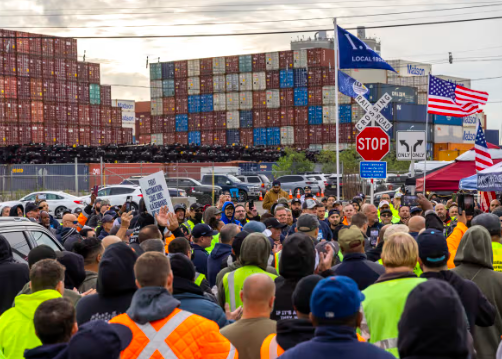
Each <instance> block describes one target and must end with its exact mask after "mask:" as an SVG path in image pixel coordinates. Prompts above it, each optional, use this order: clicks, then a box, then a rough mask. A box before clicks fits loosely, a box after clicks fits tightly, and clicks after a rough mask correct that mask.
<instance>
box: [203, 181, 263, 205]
mask: <svg viewBox="0 0 502 359" xmlns="http://www.w3.org/2000/svg"><path fill="white" fill-rule="evenodd" d="M201 183H202V184H205V185H211V186H212V185H213V174H205V175H203V176H202V179H201ZM214 184H215V185H216V186H219V187H221V188H222V190H223V191H228V192H230V194H231V195H232V196H233V197H237V200H238V201H239V202H245V201H247V200H248V198H258V197H259V196H260V189H259V187H257V186H252V185H251V184H249V183H243V182H242V181H241V180H240V179H238V178H237V177H235V176H233V175H229V174H226V175H222V174H215V175H214Z"/></svg>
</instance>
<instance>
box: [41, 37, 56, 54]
mask: <svg viewBox="0 0 502 359" xmlns="http://www.w3.org/2000/svg"><path fill="white" fill-rule="evenodd" d="M42 56H43V57H54V39H53V38H47V37H42Z"/></svg>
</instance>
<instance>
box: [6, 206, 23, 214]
mask: <svg viewBox="0 0 502 359" xmlns="http://www.w3.org/2000/svg"><path fill="white" fill-rule="evenodd" d="M18 208H21V210H22V211H23V213H24V207H23V205H22V204H17V205H15V206H14V207H12V208H11V209H10V212H9V217H19V215H18V214H17V209H18Z"/></svg>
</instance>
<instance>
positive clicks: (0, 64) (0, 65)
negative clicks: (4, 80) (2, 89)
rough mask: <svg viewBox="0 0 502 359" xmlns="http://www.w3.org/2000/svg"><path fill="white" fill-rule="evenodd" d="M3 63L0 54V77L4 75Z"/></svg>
mask: <svg viewBox="0 0 502 359" xmlns="http://www.w3.org/2000/svg"><path fill="white" fill-rule="evenodd" d="M0 39H1V38H0ZM3 61H4V57H3V54H2V53H0V75H4V73H5V68H4V65H3Z"/></svg>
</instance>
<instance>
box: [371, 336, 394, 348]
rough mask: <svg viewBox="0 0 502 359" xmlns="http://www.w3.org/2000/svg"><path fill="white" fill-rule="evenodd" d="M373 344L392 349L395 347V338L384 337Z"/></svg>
mask: <svg viewBox="0 0 502 359" xmlns="http://www.w3.org/2000/svg"><path fill="white" fill-rule="evenodd" d="M373 344H375V345H376V346H377V347H379V348H380V349H383V350H388V349H393V348H397V338H392V339H384V340H380V341H379V342H376V343H373Z"/></svg>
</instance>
